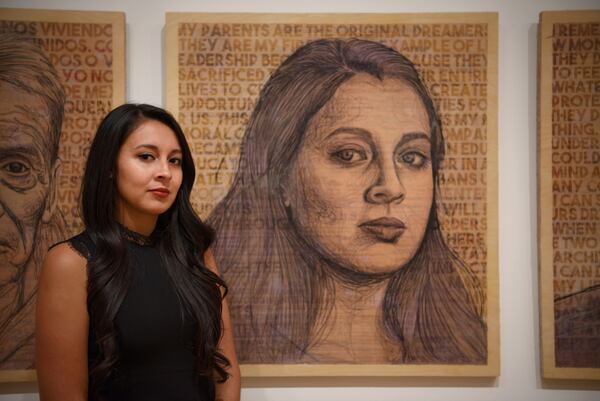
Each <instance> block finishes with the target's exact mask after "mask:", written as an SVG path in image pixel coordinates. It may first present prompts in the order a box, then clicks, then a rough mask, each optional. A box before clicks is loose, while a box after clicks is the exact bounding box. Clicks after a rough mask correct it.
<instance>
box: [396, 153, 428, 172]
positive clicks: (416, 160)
mask: <svg viewBox="0 0 600 401" xmlns="http://www.w3.org/2000/svg"><path fill="white" fill-rule="evenodd" d="M399 159H400V160H398V161H399V162H401V163H403V164H406V165H407V166H409V167H412V168H425V167H426V166H427V163H429V159H428V158H427V156H425V155H424V154H422V153H421V152H417V151H414V150H412V151H408V152H404V153H402V154H400V157H399Z"/></svg>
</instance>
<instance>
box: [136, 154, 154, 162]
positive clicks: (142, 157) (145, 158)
mask: <svg viewBox="0 0 600 401" xmlns="http://www.w3.org/2000/svg"><path fill="white" fill-rule="evenodd" d="M138 158H140V159H141V160H146V161H149V160H154V156H152V155H151V154H150V153H142V154H141V155H138Z"/></svg>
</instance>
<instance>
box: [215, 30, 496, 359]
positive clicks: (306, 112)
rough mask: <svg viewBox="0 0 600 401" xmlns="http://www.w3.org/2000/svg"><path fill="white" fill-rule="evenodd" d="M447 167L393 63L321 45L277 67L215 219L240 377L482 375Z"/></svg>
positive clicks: (416, 82)
mask: <svg viewBox="0 0 600 401" xmlns="http://www.w3.org/2000/svg"><path fill="white" fill-rule="evenodd" d="M443 158H444V138H443V134H442V127H441V123H440V118H439V116H438V114H437V112H436V108H435V106H434V103H433V101H432V99H431V97H430V95H429V93H428V90H427V88H426V87H425V85H424V83H423V82H422V81H421V79H420V77H419V74H418V72H417V70H416V68H415V66H414V65H413V63H412V62H411V61H410V60H408V59H407V58H406V57H404V56H403V55H402V54H400V53H398V52H397V51H395V50H393V49H391V48H389V47H386V46H384V45H382V44H379V43H377V42H373V41H367V40H358V39H352V40H338V39H320V40H316V41H313V42H310V43H308V44H305V45H304V46H302V47H301V48H299V49H298V50H297V51H296V52H295V53H293V54H292V55H291V56H290V57H288V58H287V60H285V61H284V62H283V63H282V64H281V65H280V66H279V67H278V69H277V70H276V71H275V72H274V73H273V74H272V75H271V77H270V78H269V80H268V82H267V83H266V84H265V85H264V87H263V88H262V91H261V93H260V97H259V99H258V102H257V105H256V107H255V109H254V111H253V114H252V116H251V118H250V121H249V123H248V126H247V128H246V131H245V135H244V139H243V143H242V147H241V155H240V160H239V166H240V167H239V168H238V170H237V172H236V176H235V178H234V181H233V184H232V186H231V188H230V190H229V192H228V194H227V195H226V196H225V198H224V199H223V200H222V201H221V202H220V203H219V204H218V205H217V206H216V208H215V209H214V210H213V212H212V214H211V215H210V216H209V219H208V222H209V224H211V225H212V226H213V227H214V228H215V229H216V232H217V240H216V243H215V246H214V251H215V255H216V258H217V260H218V263H219V266H221V268H222V270H223V275H224V277H225V279H226V281H227V283H228V284H229V286H230V297H231V298H230V305H231V308H232V314H233V318H232V321H233V322H234V325H235V334H236V341H237V349H238V353H239V358H240V360H241V361H242V362H243V363H350V364H352V363H356V364H382V363H395V364H402V363H412V364H425V363H428V364H430V363H432V364H485V363H486V360H487V334H486V333H487V329H486V322H485V316H484V303H485V301H484V298H485V294H484V292H483V291H482V290H481V287H480V285H479V282H478V280H477V278H476V276H475V275H474V274H473V273H472V272H471V270H470V269H469V267H468V266H467V265H466V264H465V263H463V262H462V261H461V260H460V259H459V258H458V257H457V256H456V254H455V253H454V252H453V250H452V249H450V248H449V247H448V245H447V244H446V242H445V240H444V235H443V233H442V231H441V228H440V224H439V223H438V201H439V199H438V198H439V195H438V173H439V169H440V165H441V163H442V161H443Z"/></svg>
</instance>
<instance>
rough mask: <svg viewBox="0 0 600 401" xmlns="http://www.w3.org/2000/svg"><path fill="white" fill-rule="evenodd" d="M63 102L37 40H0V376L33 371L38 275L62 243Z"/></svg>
mask: <svg viewBox="0 0 600 401" xmlns="http://www.w3.org/2000/svg"><path fill="white" fill-rule="evenodd" d="M64 100H65V95H64V91H63V88H62V85H61V83H60V80H59V78H58V76H57V73H56V71H55V69H54V67H53V66H52V64H51V63H50V61H49V60H48V58H47V57H46V55H45V54H44V53H43V51H42V49H40V47H39V46H38V45H37V44H36V43H35V41H34V40H33V39H32V38H29V37H25V36H22V35H16V34H8V33H7V34H1V35H0V368H2V369H25V368H31V367H33V364H34V360H33V359H34V350H33V346H34V344H33V334H34V308H35V294H36V286H37V274H38V270H39V268H40V267H41V263H42V260H43V258H44V255H45V254H46V250H47V249H48V247H49V246H50V245H51V244H53V243H55V242H57V241H59V240H61V239H63V238H64V235H65V232H64V221H63V219H62V216H61V215H60V213H58V211H57V185H56V180H57V172H58V168H59V161H58V147H59V142H60V133H61V126H62V119H63V108H64Z"/></svg>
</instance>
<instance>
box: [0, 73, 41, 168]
mask: <svg viewBox="0 0 600 401" xmlns="http://www.w3.org/2000/svg"><path fill="white" fill-rule="evenodd" d="M50 118H51V117H50V114H49V111H48V109H47V107H46V103H45V102H44V100H43V99H42V98H41V97H40V96H38V95H36V94H33V93H30V92H26V91H24V90H21V89H19V88H17V87H16V86H14V85H11V84H8V83H6V82H2V81H0V127H1V129H0V131H1V138H2V143H3V146H4V147H6V146H11V147H19V146H20V144H21V143H22V142H23V143H24V142H27V143H29V144H30V145H31V146H32V147H34V148H35V149H36V150H37V152H38V153H39V154H40V155H42V156H43V157H44V161H45V162H46V163H50V160H51V157H52V156H51V152H52V137H51V136H52V135H51V123H50Z"/></svg>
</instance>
